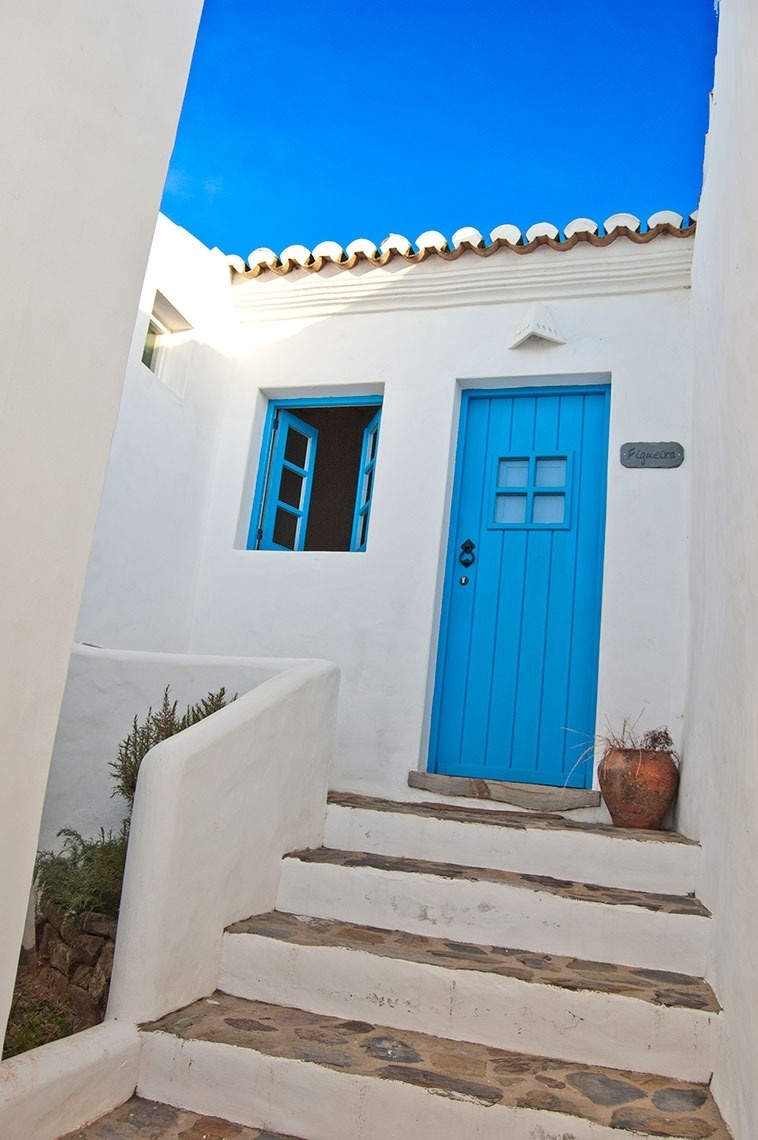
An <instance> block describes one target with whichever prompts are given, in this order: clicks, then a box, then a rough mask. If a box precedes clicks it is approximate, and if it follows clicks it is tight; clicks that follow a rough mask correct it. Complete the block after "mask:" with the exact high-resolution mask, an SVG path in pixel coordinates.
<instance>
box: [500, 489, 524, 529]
mask: <svg viewBox="0 0 758 1140" xmlns="http://www.w3.org/2000/svg"><path fill="white" fill-rule="evenodd" d="M495 522H496V523H522V522H526V495H498V496H497V497H496V499H495Z"/></svg>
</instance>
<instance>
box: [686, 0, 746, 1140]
mask: <svg viewBox="0 0 758 1140" xmlns="http://www.w3.org/2000/svg"><path fill="white" fill-rule="evenodd" d="M720 12H721V15H720V31H719V49H718V57H717V65H716V84H715V97H714V104H713V114H712V120H711V130H710V136H709V144H708V151H707V165H706V178H705V185H704V190H703V197H702V204H701V209H700V215H699V230H698V236H697V242H696V261H695V270H694V277H693V332H694V357H695V398H694V411H695V418H694V437H693V453H692V454H693V508H694V509H693V524H692V533H693V550H692V645H691V662H690V683H689V696H688V702H687V717H686V725H687V733H686V741H685V756H684V761H685V767H684V770H683V786H682V792H681V795H680V820H681V825H682V826H683V828H684V829H685V830H687V831H689V832H691V833H692V834H694V835H697V836H698V837H700V838H701V840H702V843H703V858H702V864H701V866H702V873H701V877H700V881H699V883H698V888H697V893H698V895H699V896H700V897H701V898H702V899H703V901H704V902H705V903H706V905H707V906H709V907H710V908H711V909H712V910H713V915H714V943H713V961H712V965H711V971H710V972H711V978H712V981H713V983H714V986H715V989H716V992H717V993H718V995H719V998H720V1000H721V1002H722V1004H723V1006H724V1029H725V1031H724V1044H723V1048H722V1050H721V1053H720V1056H719V1059H718V1063H717V1068H716V1073H715V1077H714V1084H713V1088H714V1093H715V1095H716V1097H717V1098H718V1101H719V1104H720V1105H721V1108H722V1111H723V1112H724V1114H725V1116H726V1119H727V1121H728V1122H729V1124H730V1125H731V1127H732V1129H733V1131H734V1135H735V1137H736V1140H752V1138H753V1137H754V1136H755V1135H756V1120H758V1092H757V1090H756V1082H755V1064H756V1057H757V1056H758V984H757V980H758V910H757V909H756V905H755V896H756V885H757V884H758V845H757V844H756V835H757V834H758V762H757V761H756V739H757V738H758V703H756V692H758V654H757V653H756V646H757V645H758V557H757V556H758V506H757V505H756V496H755V486H756V482H758V389H757V388H756V381H755V376H756V364H755V361H756V338H755V314H756V309H757V307H758V233H756V228H755V224H754V213H755V200H756V194H757V193H758V147H756V138H758V72H757V71H756V68H755V58H756V52H758V10H757V9H756V7H755V5H754V4H752V3H751V2H750V0H723V3H722V4H721V8H720Z"/></svg>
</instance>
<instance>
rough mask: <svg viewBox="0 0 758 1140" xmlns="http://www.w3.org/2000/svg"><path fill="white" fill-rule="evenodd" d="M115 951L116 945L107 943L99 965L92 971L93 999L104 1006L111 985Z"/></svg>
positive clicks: (91, 988)
mask: <svg viewBox="0 0 758 1140" xmlns="http://www.w3.org/2000/svg"><path fill="white" fill-rule="evenodd" d="M114 950H115V945H114V943H113V942H106V943H105V945H104V946H103V950H102V953H101V955H100V957H99V958H98V960H97V965H96V966H95V968H94V970H93V971H92V977H91V979H90V983H89V987H88V988H89V992H90V994H91V996H92V998H93V999H94V1000H95V1001H96V1002H97V1003H98V1004H104V1002H105V999H106V997H107V994H108V986H109V985H110V980H111V972H112V970H113V952H114Z"/></svg>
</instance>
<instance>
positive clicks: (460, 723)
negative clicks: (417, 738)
mask: <svg viewBox="0 0 758 1140" xmlns="http://www.w3.org/2000/svg"><path fill="white" fill-rule="evenodd" d="M489 412H490V401H489V400H478V399H471V400H470V401H469V406H468V409H467V416H466V424H465V431H464V435H463V438H462V439H461V440H460V441H459V445H458V446H459V448H460V449H462V452H463V459H464V460H465V462H463V464H462V466H461V467H460V468H459V473H458V479H459V480H460V494H459V497H458V502H457V508H456V517H454V518H453V519H452V520H451V532H450V545H449V549H448V558H447V569H446V582H445V594H446V596H447V598H448V612H447V615H446V617H445V620H444V626H443V628H444V632H445V641H444V644H441V645H440V657H439V660H440V661H441V662H442V663H443V664H442V672H441V676H440V677H438V681H437V684H438V687H439V692H438V694H437V701H438V704H437V717H436V724H437V728H436V732H435V737H434V739H433V741H432V748H433V755H434V756H435V761H436V765H437V768H438V770H442V771H444V772H446V773H448V774H455V773H456V771H459V770H460V766H461V751H462V748H463V743H464V741H465V735H466V732H465V725H466V695H467V692H468V689H469V685H468V674H469V669H470V667H471V661H472V658H476V654H475V653H474V652H473V651H472V645H473V644H474V642H473V641H472V629H473V613H474V609H475V604H476V598H477V581H478V574H479V569H480V565H481V559H480V557H479V555H480V551H479V535H478V532H479V527H480V516H481V501H482V493H481V489H482V485H483V481H484V478H485V465H486V459H487V435H488V431H489ZM469 537H470V538H472V539H473V540H474V542H476V545H477V549H476V555H477V559H476V562H475V563H474V565H473V566H472V567H471V569H470V570H464V568H463V567H462V566H461V564H460V563H459V561H458V553H459V547H460V544H461V542H463V541H464V540H465V539H466V538H469ZM462 574H465V575H466V577H468V578H469V585H468V586H461V585H459V578H460V576H461V575H462Z"/></svg>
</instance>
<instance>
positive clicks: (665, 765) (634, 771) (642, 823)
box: [598, 748, 679, 830]
mask: <svg viewBox="0 0 758 1140" xmlns="http://www.w3.org/2000/svg"><path fill="white" fill-rule="evenodd" d="M598 778H599V780H600V791H601V792H602V793H603V799H604V800H605V802H606V805H607V807H608V811H609V812H610V813H611V819H612V820H613V822H614V824H615V826H616V827H639V828H648V829H651V830H658V829H659V828H660V827H661V825H662V823H663V820H664V818H665V816H666V812H667V811H668V810H669V808H670V807H671V805H672V803H673V802H674V797H675V796H676V792H677V788H678V787H679V769H678V768H677V766H676V764H675V763H674V761H673V760H672V759H671V753H670V752H656V751H652V750H650V749H646V748H611V749H610V750H609V751H608V752H606V754H605V756H603V759H602V760H601V761H600V767H599V768H598Z"/></svg>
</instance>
